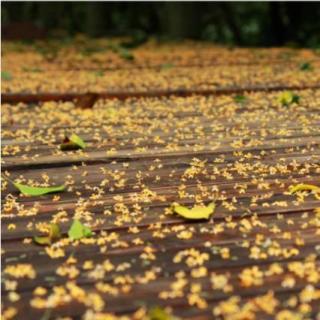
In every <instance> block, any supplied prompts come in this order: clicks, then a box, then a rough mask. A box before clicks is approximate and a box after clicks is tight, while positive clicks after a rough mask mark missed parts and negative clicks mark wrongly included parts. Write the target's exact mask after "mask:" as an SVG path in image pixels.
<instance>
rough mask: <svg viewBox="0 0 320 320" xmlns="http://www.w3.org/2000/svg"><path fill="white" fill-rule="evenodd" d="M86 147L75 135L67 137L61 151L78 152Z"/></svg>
mask: <svg viewBox="0 0 320 320" xmlns="http://www.w3.org/2000/svg"><path fill="white" fill-rule="evenodd" d="M85 147H86V144H85V142H84V141H83V140H82V139H81V138H80V137H79V136H78V135H76V134H75V133H73V134H72V135H71V136H70V137H67V138H66V139H65V140H64V141H63V143H62V144H61V145H60V149H61V150H77V149H84V148H85Z"/></svg>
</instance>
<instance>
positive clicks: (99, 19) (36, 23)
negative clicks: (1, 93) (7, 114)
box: [1, 2, 320, 47]
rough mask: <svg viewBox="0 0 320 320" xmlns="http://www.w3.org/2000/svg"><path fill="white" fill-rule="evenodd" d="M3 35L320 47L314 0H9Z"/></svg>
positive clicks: (135, 42) (318, 7)
mask: <svg viewBox="0 0 320 320" xmlns="http://www.w3.org/2000/svg"><path fill="white" fill-rule="evenodd" d="M1 6H2V36H3V38H4V39H22V40H31V39H39V38H44V37H45V36H49V37H55V38H68V37H70V36H73V35H75V34H78V33H85V34H87V35H89V36H92V37H103V36H131V37H133V42H132V43H129V44H128V46H130V45H131V46H135V45H138V44H140V43H142V42H143V41H144V40H146V39H147V38H148V37H150V36H156V37H157V38H159V39H160V40H179V39H198V40H206V41H212V42H217V43H223V44H228V45H237V46H282V45H287V46H288V45H289V46H290V45H291V46H307V47H318V45H320V4H319V3H316V2H309V3H306V2H185V3H183V2H8V3H2V4H1Z"/></svg>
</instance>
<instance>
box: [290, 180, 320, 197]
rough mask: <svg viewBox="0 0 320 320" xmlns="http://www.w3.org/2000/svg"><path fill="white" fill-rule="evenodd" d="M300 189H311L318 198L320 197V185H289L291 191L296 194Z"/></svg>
mask: <svg viewBox="0 0 320 320" xmlns="http://www.w3.org/2000/svg"><path fill="white" fill-rule="evenodd" d="M299 191H310V192H313V193H314V194H315V196H316V198H317V199H320V187H318V186H315V185H312V184H303V183H301V184H297V185H295V186H290V187H289V192H290V193H291V194H294V193H296V192H299Z"/></svg>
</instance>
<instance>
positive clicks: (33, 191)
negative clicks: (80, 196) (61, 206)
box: [13, 182, 65, 196]
mask: <svg viewBox="0 0 320 320" xmlns="http://www.w3.org/2000/svg"><path fill="white" fill-rule="evenodd" d="M13 184H14V186H15V187H16V188H17V189H18V190H19V191H20V192H21V193H22V194H24V195H26V196H41V195H43V194H47V193H53V192H61V191H63V190H64V189H65V186H55V187H30V186H27V185H24V184H21V183H17V182H13Z"/></svg>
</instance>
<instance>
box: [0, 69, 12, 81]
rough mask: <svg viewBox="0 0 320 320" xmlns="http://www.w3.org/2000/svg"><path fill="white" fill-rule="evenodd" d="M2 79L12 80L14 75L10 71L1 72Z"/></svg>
mask: <svg viewBox="0 0 320 320" xmlns="http://www.w3.org/2000/svg"><path fill="white" fill-rule="evenodd" d="M1 79H2V80H12V75H11V73H10V72H8V71H1Z"/></svg>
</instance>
